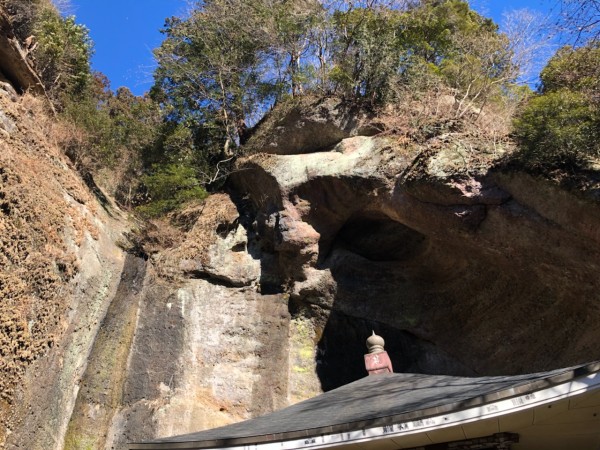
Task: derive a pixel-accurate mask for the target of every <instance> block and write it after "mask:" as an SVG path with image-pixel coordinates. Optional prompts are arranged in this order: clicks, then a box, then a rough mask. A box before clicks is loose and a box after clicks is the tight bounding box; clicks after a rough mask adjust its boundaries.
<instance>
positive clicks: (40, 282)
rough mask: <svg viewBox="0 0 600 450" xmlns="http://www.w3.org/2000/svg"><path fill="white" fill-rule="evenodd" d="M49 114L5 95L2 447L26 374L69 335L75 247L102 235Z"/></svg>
mask: <svg viewBox="0 0 600 450" xmlns="http://www.w3.org/2000/svg"><path fill="white" fill-rule="evenodd" d="M45 108H46V107H45V106H44V103H43V102H42V100H39V99H36V98H34V97H32V96H30V95H25V96H24V97H22V98H19V99H17V100H16V101H14V99H13V100H11V99H10V97H9V96H8V95H5V93H4V91H0V111H2V112H3V114H4V115H5V116H6V117H7V118H8V120H9V121H10V122H8V124H9V126H8V128H9V129H10V131H6V130H4V131H5V132H4V133H2V134H0V355H1V358H0V423H3V425H2V426H1V427H0V430H2V431H0V442H2V441H3V439H2V437H3V436H2V433H4V430H5V429H6V426H9V425H10V422H9V418H8V417H6V416H5V414H6V411H8V409H9V407H10V406H9V405H10V404H11V402H12V401H13V395H14V392H15V388H17V387H18V386H19V383H20V379H21V377H22V375H23V373H24V371H25V369H26V367H27V366H28V365H29V364H30V363H31V362H33V361H34V360H36V359H38V358H40V357H41V356H43V355H44V354H45V353H46V352H47V350H48V349H49V348H50V347H52V346H53V345H54V344H55V343H56V342H57V339H58V338H59V337H60V335H61V333H62V332H63V331H64V329H63V321H62V319H61V318H62V317H64V313H65V308H66V307H67V305H66V302H67V300H66V299H67V298H68V293H69V284H68V283H69V281H70V280H71V279H73V277H75V276H76V274H77V272H78V265H77V256H76V251H77V247H78V245H79V244H80V243H81V241H82V240H83V238H84V236H85V234H86V233H89V235H90V236H91V237H93V236H94V235H95V234H96V232H97V230H96V229H95V228H94V226H93V225H92V224H91V223H90V220H89V219H88V218H87V216H88V213H89V212H92V211H94V209H95V208H96V206H95V205H96V203H95V202H94V201H93V199H92V197H91V196H90V194H89V192H88V191H87V189H86V188H85V186H84V185H83V183H82V181H81V179H80V178H79V177H78V176H77V175H76V172H75V171H73V170H72V169H71V168H70V167H69V165H68V162H67V159H66V158H65V157H64V155H63V154H62V153H61V151H60V149H59V147H57V145H56V144H57V143H58V142H61V141H62V140H63V139H64V133H65V129H64V127H62V126H60V125H58V124H57V123H56V122H55V120H54V119H53V118H51V117H49V116H48V114H47V113H46V111H45ZM10 124H13V125H14V127H11V126H10ZM5 425H6V426H5Z"/></svg>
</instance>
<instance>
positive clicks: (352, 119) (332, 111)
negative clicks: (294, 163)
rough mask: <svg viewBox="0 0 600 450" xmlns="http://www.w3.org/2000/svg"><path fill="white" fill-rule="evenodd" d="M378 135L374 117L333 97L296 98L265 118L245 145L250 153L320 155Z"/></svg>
mask: <svg viewBox="0 0 600 450" xmlns="http://www.w3.org/2000/svg"><path fill="white" fill-rule="evenodd" d="M378 131H381V130H380V129H379V128H378V126H377V124H376V123H375V121H374V115H373V114H372V113H367V112H366V111H364V110H363V109H361V108H359V107H357V106H355V105H352V104H350V103H347V102H344V101H343V100H341V99H339V98H335V97H329V98H313V97H310V96H308V97H298V98H296V99H294V101H288V102H285V103H284V104H282V105H279V106H278V107H277V109H276V110H275V113H272V114H267V116H266V117H265V118H264V119H263V120H262V121H261V124H260V126H258V127H256V128H255V131H254V133H253V135H252V136H251V138H250V139H249V141H248V143H247V144H246V145H245V148H246V151H247V152H250V153H270V154H275V155H290V154H291V155H293V154H301V153H313V152H317V151H323V150H326V149H329V148H330V147H332V146H334V145H336V144H338V143H339V142H340V141H341V140H342V139H345V138H348V137H351V136H359V135H373V134H376V133H377V132H378Z"/></svg>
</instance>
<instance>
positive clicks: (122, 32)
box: [65, 0, 556, 95]
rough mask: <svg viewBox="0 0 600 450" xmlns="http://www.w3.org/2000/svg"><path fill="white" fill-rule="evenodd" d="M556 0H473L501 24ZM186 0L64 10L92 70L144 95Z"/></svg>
mask: <svg viewBox="0 0 600 450" xmlns="http://www.w3.org/2000/svg"><path fill="white" fill-rule="evenodd" d="M555 4H556V0H472V1H471V5H472V7H473V8H474V9H476V10H477V11H478V12H480V13H481V14H483V15H485V16H487V17H492V18H493V19H494V20H495V21H496V22H498V23H500V22H501V19H502V14H503V12H505V11H508V10H513V9H522V8H528V9H531V10H537V11H540V12H542V13H547V12H549V11H550V10H551V8H552V6H553V5H555ZM187 7H188V1H187V0H102V1H98V0H71V1H70V2H69V6H68V7H66V8H65V9H66V13H67V14H74V15H75V16H76V17H77V21H78V22H79V23H82V24H85V25H86V26H87V27H88V28H89V29H90V35H91V37H92V40H93V41H94V44H95V54H94V57H93V60H92V63H93V67H94V69H95V70H99V71H101V72H103V73H104V74H106V75H107V76H108V78H109V80H110V81H111V87H112V88H113V89H116V88H118V87H119V86H127V87H128V88H130V89H131V90H132V91H133V93H135V94H138V95H140V94H143V93H144V92H145V91H147V90H148V89H149V88H150V86H151V85H152V71H153V68H154V60H153V57H152V49H153V48H155V47H157V46H159V45H160V43H161V41H162V34H160V32H159V30H160V29H161V28H162V26H163V24H164V21H165V18H166V17H171V16H179V15H182V14H183V13H185V11H186V9H187Z"/></svg>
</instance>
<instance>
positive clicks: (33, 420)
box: [0, 91, 600, 450]
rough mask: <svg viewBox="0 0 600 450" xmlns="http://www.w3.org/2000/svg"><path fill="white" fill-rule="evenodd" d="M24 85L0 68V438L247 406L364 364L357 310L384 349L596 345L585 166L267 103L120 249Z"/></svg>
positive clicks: (511, 355) (103, 439) (12, 444)
mask: <svg viewBox="0 0 600 450" xmlns="http://www.w3.org/2000/svg"><path fill="white" fill-rule="evenodd" d="M36 102H37V101H36V100H35V99H33V98H31V97H29V96H25V97H20V98H17V97H15V96H14V95H13V94H9V93H8V91H0V111H1V112H0V120H1V121H0V127H1V128H2V130H3V131H2V133H1V134H0V145H1V146H2V149H1V150H0V177H1V178H0V230H2V232H1V234H0V239H1V242H0V245H1V247H0V257H1V258H2V259H1V261H2V267H1V271H0V289H1V292H2V303H1V304H0V308H2V311H1V315H0V317H1V320H2V325H1V327H0V339H1V340H2V341H1V345H2V349H1V352H2V353H1V354H2V362H1V363H2V376H1V377H0V381H1V382H2V383H3V384H2V395H3V397H2V399H0V419H1V420H2V428H1V429H0V442H3V444H4V447H5V448H9V449H17V448H27V449H44V450H47V449H57V450H58V449H61V450H62V449H84V448H85V449H101V448H105V449H119V450H121V449H125V448H127V442H131V441H139V440H146V439H151V438H154V437H159V436H168V435H173V434H180V433H185V432H192V431H198V430H200V429H203V428H208V427H213V426H217V425H222V424H225V423H230V422H232V421H236V420H241V419H244V418H248V417H251V416H256V415H259V414H262V413H265V412H268V411H271V410H273V409H276V408H280V407H283V406H285V405H287V404H290V403H292V402H295V401H299V400H301V399H305V398H307V397H310V396H313V395H315V394H317V393H319V392H321V391H322V390H328V389H331V388H334V387H337V386H340V385H342V384H344V383H347V382H349V381H352V380H355V379H358V378H360V377H362V376H364V375H365V372H364V367H363V363H362V354H363V353H364V340H365V338H366V337H367V336H368V335H369V334H370V333H371V330H372V329H374V330H375V331H376V332H377V333H379V334H381V335H383V336H384V337H385V339H386V343H387V345H386V349H387V351H388V353H389V354H390V356H391V358H392V361H393V364H394V368H395V370H396V371H416V372H424V373H444V374H453V375H474V374H481V375H483V374H511V373H519V372H529V371H536V370H544V369H550V368H554V367H557V366H564V365H569V364H575V363H579V362H584V361H589V360H593V359H600V350H599V349H600V346H598V337H597V336H598V325H597V324H598V323H599V322H600V321H599V319H600V307H599V304H600V303H599V300H600V299H599V298H598V292H600V289H599V287H600V286H599V284H600V281H598V277H597V276H596V274H597V272H598V265H599V263H600V231H599V230H600V228H598V223H600V207H599V203H598V195H599V191H598V186H599V184H598V176H597V174H596V173H595V172H593V171H590V173H587V174H583V175H582V177H584V178H585V183H580V184H579V185H578V187H574V186H571V187H569V186H566V185H565V184H564V183H563V184H561V183H559V182H557V181H552V180H549V179H547V178H544V177H539V176H534V175H531V174H527V173H525V172H522V171H520V170H519V169H518V168H515V167H512V166H510V165H507V164H505V163H503V161H504V160H505V159H506V158H507V156H508V155H510V152H511V148H510V145H509V144H508V143H504V144H502V145H500V144H497V143H496V144H494V143H486V142H481V141H480V140H477V139H473V138H471V137H469V136H468V135H465V134H461V133H457V132H454V133H451V132H448V133H445V134H441V135H438V136H434V137H432V138H430V139H429V140H427V141H426V142H421V143H416V142H406V141H403V140H399V139H397V138H396V137H395V136H392V135H385V134H382V133H379V134H377V130H378V127H377V126H376V125H373V123H372V121H373V119H372V118H371V117H369V116H368V115H361V114H359V113H358V112H357V111H352V110H348V109H346V108H345V107H344V105H343V104H341V103H339V102H337V101H335V100H332V99H328V100H326V101H320V102H315V103H310V104H308V103H307V104H305V105H304V106H301V107H291V108H288V109H287V110H285V111H280V112H279V113H278V114H279V115H278V116H277V115H272V116H271V117H270V118H269V119H268V120H266V121H265V122H264V123H263V124H262V126H261V129H260V130H259V132H257V134H255V136H254V137H253V138H252V139H251V141H250V142H249V143H248V145H249V148H251V149H252V153H251V154H249V156H246V157H245V158H242V159H240V160H239V161H238V162H237V166H236V169H235V171H234V173H233V174H232V175H231V177H230V180H229V183H228V186H227V189H226V192H224V193H219V194H214V195H212V196H211V197H209V198H208V199H207V201H206V202H205V203H204V204H203V205H197V206H194V207H190V208H188V209H187V210H184V211H182V212H181V213H178V215H176V216H173V217H172V223H173V224H174V225H173V226H175V227H176V228H175V231H174V232H172V239H171V242H170V243H169V244H168V245H165V244H164V242H163V244H162V245H155V246H152V245H150V244H151V243H152V242H151V241H150V240H148V241H146V246H145V251H140V249H139V247H138V246H135V245H132V244H131V242H129V240H128V238H127V236H128V233H127V231H128V230H129V229H131V228H132V227H133V226H134V225H135V224H134V223H133V221H132V220H131V219H130V218H128V217H126V215H125V214H124V213H123V212H121V211H120V210H119V209H118V208H117V207H116V206H114V205H113V204H112V203H111V202H110V199H106V198H104V197H102V196H100V199H98V198H96V197H94V195H93V194H92V190H91V189H90V188H89V186H86V185H85V183H83V181H82V180H81V178H80V177H79V176H78V175H77V174H76V172H75V171H74V170H73V168H72V167H71V166H70V165H69V162H68V161H67V160H66V159H65V157H64V156H63V155H62V153H61V152H60V150H59V149H58V148H57V146H56V145H54V144H53V142H52V139H49V136H50V137H51V136H52V135H53V132H55V131H56V130H54V129H53V128H52V127H53V126H54V125H53V122H52V121H51V120H50V119H44V117H45V116H44V114H43V112H42V111H41V108H40V105H39V102H37V103H36ZM89 181H90V180H88V182H89ZM95 192H98V189H95ZM157 233H158V232H157ZM163 234H164V233H163ZM158 235H160V233H158ZM159 237H160V236H159ZM158 240H159V239H158ZM158 240H157V241H158ZM124 249H125V250H124Z"/></svg>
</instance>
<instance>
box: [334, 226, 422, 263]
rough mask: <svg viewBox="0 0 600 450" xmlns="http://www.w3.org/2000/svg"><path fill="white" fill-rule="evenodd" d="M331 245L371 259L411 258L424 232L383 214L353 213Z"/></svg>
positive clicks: (396, 259)
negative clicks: (364, 215) (352, 216)
mask: <svg viewBox="0 0 600 450" xmlns="http://www.w3.org/2000/svg"><path fill="white" fill-rule="evenodd" d="M333 245H334V247H343V248H346V249H347V250H349V251H351V252H353V253H356V254H357V255H360V256H362V257H364V258H366V259H368V260H371V261H403V260H408V259H411V258H414V257H415V256H416V255H417V254H419V253H421V252H422V251H423V250H424V247H425V246H426V242H425V236H423V235H422V234H421V233H419V232H418V231H415V230H413V229H412V228H409V227H407V226H405V225H403V224H401V223H399V222H396V221H394V220H391V219H389V218H388V217H386V216H383V215H379V216H373V215H371V216H366V217H354V218H352V219H350V220H349V221H347V222H346V224H345V225H344V226H343V227H342V229H341V230H340V231H339V233H338V235H337V238H336V241H335V242H334V244H333Z"/></svg>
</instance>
